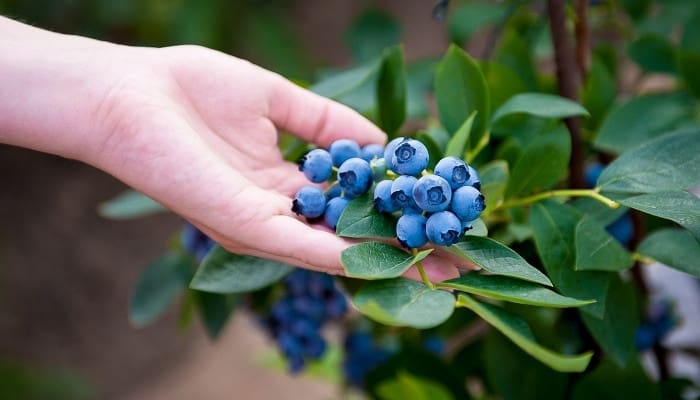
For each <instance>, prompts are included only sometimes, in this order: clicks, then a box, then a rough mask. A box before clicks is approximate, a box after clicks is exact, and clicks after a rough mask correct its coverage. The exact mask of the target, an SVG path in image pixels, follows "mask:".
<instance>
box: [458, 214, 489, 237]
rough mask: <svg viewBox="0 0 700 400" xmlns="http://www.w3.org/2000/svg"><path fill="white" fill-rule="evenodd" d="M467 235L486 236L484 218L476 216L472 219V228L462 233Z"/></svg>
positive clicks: (487, 232)
mask: <svg viewBox="0 0 700 400" xmlns="http://www.w3.org/2000/svg"><path fill="white" fill-rule="evenodd" d="M464 234H465V235H467V236H488V235H489V229H488V228H487V227H486V224H485V223H484V220H482V219H481V218H477V219H475V220H474V221H472V228H471V229H469V230H468V231H466V232H465V233H464Z"/></svg>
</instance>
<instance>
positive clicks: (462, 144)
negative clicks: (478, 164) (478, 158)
mask: <svg viewBox="0 0 700 400" xmlns="http://www.w3.org/2000/svg"><path fill="white" fill-rule="evenodd" d="M474 118H476V111H474V112H472V113H471V114H470V115H469V117H468V118H467V119H466V120H465V121H464V123H463V124H462V126H460V127H459V129H457V132H455V134H454V135H453V136H452V137H451V138H450V141H449V142H447V148H446V149H445V156H452V157H457V158H464V153H465V151H466V150H467V143H469V134H470V133H471V131H472V125H474Z"/></svg>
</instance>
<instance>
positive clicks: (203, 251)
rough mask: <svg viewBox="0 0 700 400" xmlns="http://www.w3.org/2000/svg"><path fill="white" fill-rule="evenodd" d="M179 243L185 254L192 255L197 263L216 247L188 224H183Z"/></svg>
mask: <svg viewBox="0 0 700 400" xmlns="http://www.w3.org/2000/svg"><path fill="white" fill-rule="evenodd" d="M180 242H181V243H182V247H183V248H184V249H185V251H186V252H188V253H190V254H192V255H194V257H195V258H196V259H197V261H200V262H201V261H202V259H204V256H206V255H207V253H209V251H210V250H211V249H212V247H214V246H215V245H216V242H214V241H213V240H212V239H211V238H209V236H207V235H205V234H204V232H202V231H200V230H199V229H197V228H196V227H195V226H194V225H192V224H190V223H189V222H185V227H184V228H183V229H182V234H181V236H180Z"/></svg>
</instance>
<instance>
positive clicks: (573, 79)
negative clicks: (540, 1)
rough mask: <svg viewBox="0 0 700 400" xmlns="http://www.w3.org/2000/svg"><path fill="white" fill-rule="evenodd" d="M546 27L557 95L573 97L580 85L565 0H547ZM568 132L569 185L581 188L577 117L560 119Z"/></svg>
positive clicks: (581, 165)
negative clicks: (550, 42) (553, 64)
mask: <svg viewBox="0 0 700 400" xmlns="http://www.w3.org/2000/svg"><path fill="white" fill-rule="evenodd" d="M547 10H548V13H549V27H550V30H551V33H552V42H553V44H554V61H555V63H556V71H557V84H558V86H559V94H560V95H561V96H563V97H566V98H569V99H572V100H574V101H576V100H577V97H578V89H579V87H580V82H581V79H580V72H579V71H578V67H577V66H576V57H575V55H574V51H573V49H572V48H571V46H570V45H569V41H568V37H569V35H568V34H567V31H566V1H565V0H548V1H547ZM564 122H565V123H566V127H567V128H568V129H569V134H570V135H571V159H570V160H569V186H571V187H573V188H583V187H585V179H584V172H583V161H584V157H583V155H584V154H583V143H582V141H581V119H580V118H567V119H565V120H564Z"/></svg>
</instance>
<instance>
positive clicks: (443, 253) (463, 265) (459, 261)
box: [433, 247, 479, 270]
mask: <svg viewBox="0 0 700 400" xmlns="http://www.w3.org/2000/svg"><path fill="white" fill-rule="evenodd" d="M433 254H435V255H437V256H440V257H442V258H444V259H445V260H447V261H449V262H450V263H452V264H454V265H456V266H457V268H459V269H468V270H478V269H479V266H477V265H475V264H473V263H471V262H469V261H467V260H465V259H464V258H462V257H460V256H458V255H456V254H454V253H452V252H451V251H449V250H446V249H443V248H439V247H437V248H435V250H433Z"/></svg>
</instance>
